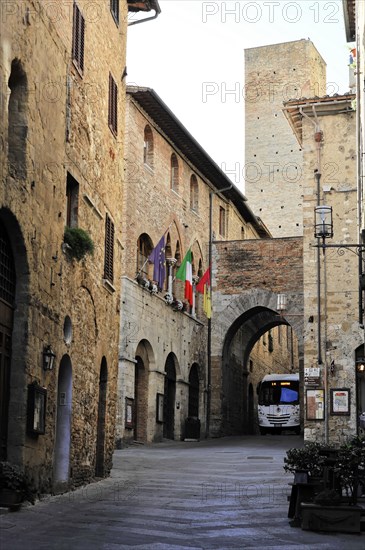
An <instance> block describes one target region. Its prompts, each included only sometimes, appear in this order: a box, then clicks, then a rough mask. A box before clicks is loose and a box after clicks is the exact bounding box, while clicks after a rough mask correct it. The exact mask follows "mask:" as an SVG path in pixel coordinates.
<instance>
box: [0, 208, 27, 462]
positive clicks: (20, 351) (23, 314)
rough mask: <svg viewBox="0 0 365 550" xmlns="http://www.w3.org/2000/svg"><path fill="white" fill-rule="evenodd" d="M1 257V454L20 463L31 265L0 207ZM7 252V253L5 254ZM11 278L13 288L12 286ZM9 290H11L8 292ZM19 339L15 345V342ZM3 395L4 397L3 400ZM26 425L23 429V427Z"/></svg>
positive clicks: (14, 227) (9, 215)
mask: <svg viewBox="0 0 365 550" xmlns="http://www.w3.org/2000/svg"><path fill="white" fill-rule="evenodd" d="M0 232H1V248H2V256H3V260H4V258H7V260H6V264H7V265H6V266H2V267H4V269H5V271H2V273H3V277H4V279H5V281H4V282H3V285H2V286H4V285H5V288H3V289H2V291H1V295H0V304H1V305H0V309H1V323H0V325H1V330H2V332H3V338H4V340H3V342H4V348H5V349H4V350H2V368H1V386H2V389H1V394H2V395H1V433H2V441H1V457H2V459H5V458H6V459H7V460H10V461H12V462H15V463H17V464H21V463H22V461H23V451H24V445H25V438H26V430H25V425H26V420H27V419H26V410H27V408H26V402H25V393H24V388H25V387H26V373H25V369H24V361H26V357H27V345H28V339H29V337H30V334H31V333H32V331H31V329H30V328H29V319H30V316H29V274H30V270H29V265H28V255H27V250H26V247H25V243H24V239H23V234H22V231H21V228H20V226H19V223H18V221H17V219H16V218H15V216H14V215H13V213H12V212H11V211H10V210H8V209H7V208H0ZM4 254H5V256H4ZM11 281H13V283H14V288H10V286H9V285H11ZM9 291H10V292H9ZM14 340H15V341H16V346H15V345H12V341H14ZM3 397H4V399H3ZM21 426H23V428H21Z"/></svg>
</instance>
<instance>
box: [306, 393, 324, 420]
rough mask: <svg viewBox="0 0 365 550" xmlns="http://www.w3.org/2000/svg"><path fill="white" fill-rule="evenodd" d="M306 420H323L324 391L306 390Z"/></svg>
mask: <svg viewBox="0 0 365 550" xmlns="http://www.w3.org/2000/svg"><path fill="white" fill-rule="evenodd" d="M305 405H306V407H305V408H306V412H307V420H324V390H323V389H321V388H317V389H307V390H306V392H305Z"/></svg>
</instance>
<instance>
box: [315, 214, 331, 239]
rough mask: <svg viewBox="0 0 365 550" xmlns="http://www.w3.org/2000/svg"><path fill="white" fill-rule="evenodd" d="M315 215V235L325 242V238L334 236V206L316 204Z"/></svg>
mask: <svg viewBox="0 0 365 550" xmlns="http://www.w3.org/2000/svg"><path fill="white" fill-rule="evenodd" d="M314 216H315V220H314V236H315V237H316V239H322V240H323V244H324V243H325V239H331V238H332V237H333V221H332V206H323V205H322V206H316V207H315V209H314Z"/></svg>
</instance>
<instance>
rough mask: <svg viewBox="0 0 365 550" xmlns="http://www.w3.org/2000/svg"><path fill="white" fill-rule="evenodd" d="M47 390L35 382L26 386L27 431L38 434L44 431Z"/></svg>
mask: <svg viewBox="0 0 365 550" xmlns="http://www.w3.org/2000/svg"><path fill="white" fill-rule="evenodd" d="M46 399H47V390H46V388H43V387H42V386H39V385H38V384H37V383H35V382H33V384H29V386H28V403H27V433H28V434H29V435H33V436H38V435H40V434H42V435H43V434H44V433H45V431H46Z"/></svg>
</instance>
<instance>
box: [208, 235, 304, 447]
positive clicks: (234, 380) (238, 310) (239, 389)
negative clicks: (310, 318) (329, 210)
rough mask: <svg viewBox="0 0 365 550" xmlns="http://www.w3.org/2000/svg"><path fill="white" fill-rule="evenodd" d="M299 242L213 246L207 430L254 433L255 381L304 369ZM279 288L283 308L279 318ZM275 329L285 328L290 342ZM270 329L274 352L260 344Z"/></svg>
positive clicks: (299, 238) (268, 334)
mask: <svg viewBox="0 0 365 550" xmlns="http://www.w3.org/2000/svg"><path fill="white" fill-rule="evenodd" d="M302 246H303V244H302V238H301V237H292V238H285V239H268V240H260V241H253V240H248V241H242V242H238V241H234V242H226V243H218V242H217V243H214V255H213V304H214V311H215V316H214V318H213V319H212V342H213V345H212V422H211V430H212V435H216V436H218V435H222V434H227V433H231V434H237V433H242V431H246V432H251V433H252V432H254V431H257V425H256V421H257V418H256V410H257V408H256V407H257V394H256V389H257V385H258V383H259V381H260V380H261V379H262V377H263V376H264V375H265V374H268V373H270V372H271V373H273V372H278V373H280V372H299V371H300V370H302V367H303V265H302V255H303V248H302ZM282 293H283V294H285V295H286V296H287V309H286V311H285V312H284V313H283V315H278V312H277V297H278V294H282ZM285 325H286V326H285ZM287 327H288V328H287ZM279 330H280V331H281V334H280V336H282V332H283V331H284V330H285V331H286V330H288V333H287V334H288V335H289V342H290V345H289V346H288V337H285V338H281V339H279ZM270 331H271V336H272V341H271V347H272V348H273V350H276V351H275V354H274V353H273V352H268V353H265V352H264V351H263V350H262V349H260V341H261V342H262V347H263V342H264V341H265V342H266V344H267V346H269V338H270ZM274 331H275V332H274ZM292 331H293V339H292ZM260 337H261V340H260ZM275 337H276V338H275ZM255 344H256V346H255ZM265 347H266V346H265ZM274 369H275V370H274Z"/></svg>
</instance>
